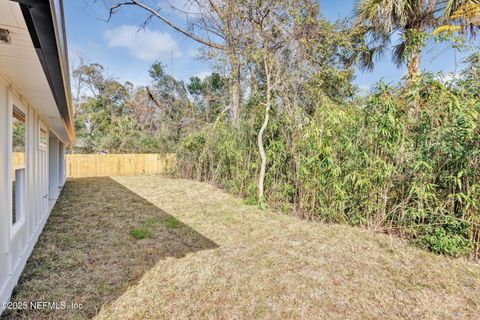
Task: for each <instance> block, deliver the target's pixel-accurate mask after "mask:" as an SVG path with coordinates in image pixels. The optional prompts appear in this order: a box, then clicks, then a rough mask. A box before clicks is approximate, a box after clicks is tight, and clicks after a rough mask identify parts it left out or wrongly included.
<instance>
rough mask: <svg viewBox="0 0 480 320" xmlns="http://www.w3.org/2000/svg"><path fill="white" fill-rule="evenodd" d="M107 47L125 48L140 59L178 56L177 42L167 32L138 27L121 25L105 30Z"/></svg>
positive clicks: (149, 59)
mask: <svg viewBox="0 0 480 320" xmlns="http://www.w3.org/2000/svg"><path fill="white" fill-rule="evenodd" d="M103 36H104V38H105V40H106V41H107V45H108V47H109V48H125V49H128V51H130V53H131V54H132V55H133V56H135V57H137V58H138V59H141V60H147V61H153V60H156V59H162V58H171V57H172V55H173V57H179V56H180V55H181V52H180V50H179V49H178V44H177V42H175V40H174V39H173V38H172V36H171V35H170V34H168V33H163V32H160V31H154V30H150V29H149V28H144V29H139V28H138V27H137V26H132V25H123V26H119V27H116V28H113V29H110V30H107V31H105V33H104V34H103Z"/></svg>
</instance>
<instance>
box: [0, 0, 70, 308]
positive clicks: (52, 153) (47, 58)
mask: <svg viewBox="0 0 480 320" xmlns="http://www.w3.org/2000/svg"><path fill="white" fill-rule="evenodd" d="M45 4H47V5H45ZM0 12H2V15H1V17H0V32H2V33H3V34H8V37H6V40H5V41H2V42H0V150H2V152H1V153H0V307H1V308H0V312H2V311H3V310H4V309H5V308H6V307H8V304H7V303H8V301H9V299H10V296H11V293H12V291H13V289H14V287H15V286H16V284H17V282H18V279H19V277H20V274H21V273H22V271H23V268H24V266H25V263H26V261H27V259H28V257H29V256H30V254H31V252H32V250H33V247H34V245H35V243H36V241H37V239H38V236H39V235H40V233H41V232H42V229H43V226H44V224H45V222H46V221H47V219H48V216H49V214H50V211H51V209H52V207H53V205H54V204H55V201H56V200H57V198H58V195H59V193H60V190H61V188H62V187H63V184H64V182H65V158H64V152H65V145H67V144H70V143H71V142H72V141H73V139H74V134H73V131H72V123H71V119H70V115H71V114H72V107H71V98H70V88H69V86H70V84H69V74H68V58H67V52H68V51H67V48H66V39H65V30H64V21H63V5H62V1H61V0H55V1H38V2H36V3H33V4H31V5H29V6H26V5H24V4H22V1H19V2H13V1H9V0H0ZM39 12H41V14H38V13H39ZM32 38H34V39H36V40H35V42H34V41H33V40H32ZM39 55H41V57H42V59H39ZM13 151H17V152H18V151H20V152H21V153H24V157H23V161H21V163H19V164H18V163H16V164H14V163H13Z"/></svg>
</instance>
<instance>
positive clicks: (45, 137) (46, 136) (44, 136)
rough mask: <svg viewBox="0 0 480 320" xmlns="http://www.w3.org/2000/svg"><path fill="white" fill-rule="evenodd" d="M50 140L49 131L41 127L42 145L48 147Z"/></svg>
mask: <svg viewBox="0 0 480 320" xmlns="http://www.w3.org/2000/svg"><path fill="white" fill-rule="evenodd" d="M47 141H48V135H47V131H45V129H43V128H40V143H39V144H40V147H46V146H47Z"/></svg>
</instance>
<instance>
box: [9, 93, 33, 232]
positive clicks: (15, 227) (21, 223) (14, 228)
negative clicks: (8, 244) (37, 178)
mask: <svg viewBox="0 0 480 320" xmlns="http://www.w3.org/2000/svg"><path fill="white" fill-rule="evenodd" d="M8 100H9V103H8V139H7V143H8V154H9V162H8V164H9V165H8V194H9V195H8V199H9V200H8V208H9V210H8V212H9V226H10V241H13V240H14V239H15V238H16V237H17V235H18V234H19V233H20V231H21V230H22V229H23V228H24V227H25V224H26V223H25V222H26V215H27V210H26V209H27V208H26V207H27V176H28V165H27V163H28V159H29V152H28V147H29V141H28V133H29V116H28V108H27V107H25V106H24V105H23V103H21V101H20V99H18V98H17V97H16V96H15V95H13V94H12V93H9V99H8ZM15 110H17V111H19V112H21V113H23V115H24V117H25V160H24V166H23V167H20V168H16V169H15V170H23V179H22V183H23V186H22V187H23V188H22V193H21V194H20V196H21V197H22V199H21V200H20V202H21V204H22V205H21V211H20V218H19V219H17V221H15V223H13V221H12V217H13V186H12V184H13V169H14V168H13V163H12V158H13V113H14V111H15ZM16 196H17V195H16Z"/></svg>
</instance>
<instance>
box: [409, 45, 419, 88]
mask: <svg viewBox="0 0 480 320" xmlns="http://www.w3.org/2000/svg"><path fill="white" fill-rule="evenodd" d="M419 76H420V52H418V53H413V54H412V55H411V56H410V57H409V59H408V62H407V80H408V81H412V80H415V79H417V78H418V77H419Z"/></svg>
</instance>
